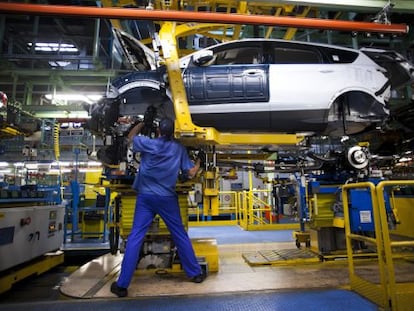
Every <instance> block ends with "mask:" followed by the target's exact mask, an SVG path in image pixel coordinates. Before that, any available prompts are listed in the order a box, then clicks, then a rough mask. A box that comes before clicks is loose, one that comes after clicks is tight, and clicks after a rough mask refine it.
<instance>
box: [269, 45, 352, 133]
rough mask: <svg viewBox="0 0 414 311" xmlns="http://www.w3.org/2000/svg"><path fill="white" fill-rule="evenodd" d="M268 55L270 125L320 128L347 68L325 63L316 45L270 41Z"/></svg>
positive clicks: (347, 81) (347, 80) (345, 82)
mask: <svg viewBox="0 0 414 311" xmlns="http://www.w3.org/2000/svg"><path fill="white" fill-rule="evenodd" d="M266 54H267V57H268V58H269V63H270V68H269V78H270V82H269V83H270V104H271V107H270V109H271V126H272V128H273V129H275V130H282V131H288V132H298V131H321V130H323V129H324V127H325V126H326V122H327V115H328V111H329V109H330V106H331V104H332V101H333V100H334V98H335V96H336V95H337V94H339V93H340V91H341V90H342V89H344V88H346V87H347V85H349V84H350V79H351V77H354V76H355V74H353V73H351V72H350V70H352V68H351V67H349V66H347V65H344V64H342V63H339V64H336V63H332V62H328V61H327V60H326V59H325V58H324V55H323V53H322V52H321V50H320V49H319V47H318V46H314V45H311V44H300V43H294V42H286V41H272V42H269V45H268V47H267V53H266Z"/></svg>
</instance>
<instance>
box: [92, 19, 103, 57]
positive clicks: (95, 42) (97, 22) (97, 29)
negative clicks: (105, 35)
mask: <svg viewBox="0 0 414 311" xmlns="http://www.w3.org/2000/svg"><path fill="white" fill-rule="evenodd" d="M100 28H101V20H100V19H99V18H97V19H95V33H94V36H93V55H92V56H93V59H94V60H96V59H97V58H98V57H99V32H100Z"/></svg>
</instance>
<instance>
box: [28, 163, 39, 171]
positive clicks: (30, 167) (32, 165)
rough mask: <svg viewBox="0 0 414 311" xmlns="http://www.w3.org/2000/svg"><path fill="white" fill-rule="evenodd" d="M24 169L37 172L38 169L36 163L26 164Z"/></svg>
mask: <svg viewBox="0 0 414 311" xmlns="http://www.w3.org/2000/svg"><path fill="white" fill-rule="evenodd" d="M25 166H26V168H27V169H29V170H37V169H38V168H39V164H38V163H26V165H25Z"/></svg>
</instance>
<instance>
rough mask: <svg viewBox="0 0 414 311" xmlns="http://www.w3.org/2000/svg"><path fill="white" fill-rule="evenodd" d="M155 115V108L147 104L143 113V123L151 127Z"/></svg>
mask: <svg viewBox="0 0 414 311" xmlns="http://www.w3.org/2000/svg"><path fill="white" fill-rule="evenodd" d="M156 116H157V108H155V107H154V106H148V108H147V110H146V111H145V114H144V124H145V126H146V127H147V128H151V127H152V125H153V123H154V119H155V117H156Z"/></svg>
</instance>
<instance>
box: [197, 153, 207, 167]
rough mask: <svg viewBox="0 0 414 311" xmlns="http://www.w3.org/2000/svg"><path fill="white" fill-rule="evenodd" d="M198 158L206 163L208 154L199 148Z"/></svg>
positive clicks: (202, 162)
mask: <svg viewBox="0 0 414 311" xmlns="http://www.w3.org/2000/svg"><path fill="white" fill-rule="evenodd" d="M197 159H200V162H201V164H204V163H206V154H205V152H204V151H203V150H199V151H198V153H197Z"/></svg>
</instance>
